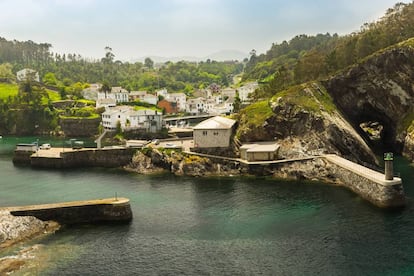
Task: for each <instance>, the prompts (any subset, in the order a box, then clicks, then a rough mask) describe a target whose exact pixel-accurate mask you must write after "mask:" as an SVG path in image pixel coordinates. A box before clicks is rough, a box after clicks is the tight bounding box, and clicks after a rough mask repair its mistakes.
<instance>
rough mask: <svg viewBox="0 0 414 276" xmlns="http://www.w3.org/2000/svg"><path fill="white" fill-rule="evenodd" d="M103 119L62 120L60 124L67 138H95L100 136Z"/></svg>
mask: <svg viewBox="0 0 414 276" xmlns="http://www.w3.org/2000/svg"><path fill="white" fill-rule="evenodd" d="M100 122H101V118H100V117H99V118H96V119H72V118H67V119H60V120H59V124H60V126H61V128H62V130H63V132H64V133H65V136H67V137H93V136H95V135H97V134H98V126H99V124H100Z"/></svg>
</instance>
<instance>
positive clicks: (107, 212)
mask: <svg viewBox="0 0 414 276" xmlns="http://www.w3.org/2000/svg"><path fill="white" fill-rule="evenodd" d="M10 213H11V214H12V215H13V216H33V217H36V218H38V219H40V220H42V221H49V220H53V221H57V222H59V223H61V224H79V223H95V222H118V223H121V222H129V221H131V219H132V211H131V206H130V204H129V201H128V202H126V203H122V204H96V205H83V206H70V207H56V208H47V209H35V210H22V211H11V212H10Z"/></svg>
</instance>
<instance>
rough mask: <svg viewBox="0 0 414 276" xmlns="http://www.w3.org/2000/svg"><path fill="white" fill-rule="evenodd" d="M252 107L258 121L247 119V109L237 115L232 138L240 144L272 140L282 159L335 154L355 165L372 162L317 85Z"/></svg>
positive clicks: (362, 145) (299, 88) (297, 87)
mask: <svg viewBox="0 0 414 276" xmlns="http://www.w3.org/2000/svg"><path fill="white" fill-rule="evenodd" d="M255 105H261V108H260V110H261V112H262V113H260V114H261V118H257V117H260V116H255V118H253V119H252V118H250V117H251V116H252V114H251V110H249V109H247V110H244V111H242V112H241V113H240V117H239V121H240V125H239V128H238V132H237V134H236V136H237V137H238V138H239V139H240V140H241V141H242V142H248V141H255V140H262V141H269V140H276V141H277V142H278V143H279V144H280V145H281V147H280V155H281V157H282V158H295V157H304V156H308V155H319V154H324V153H336V154H339V155H341V156H344V157H346V158H348V159H350V160H354V161H357V162H359V163H364V162H369V163H375V162H376V161H375V156H374V154H373V152H372V151H371V150H370V148H369V147H368V145H367V144H366V143H365V142H364V140H363V139H362V138H361V137H360V135H359V134H358V133H357V132H356V131H355V130H354V128H353V127H352V126H351V125H350V124H349V123H348V122H347V120H346V119H345V118H344V117H343V116H342V115H341V113H340V112H338V110H337V109H336V107H335V105H334V104H333V100H332V99H331V97H330V96H329V95H328V93H327V91H326V90H325V88H324V87H323V86H322V85H321V84H320V83H316V82H314V83H308V84H304V85H300V86H296V87H292V88H290V89H288V90H286V91H282V92H279V93H277V94H276V95H275V96H274V97H273V98H272V99H271V100H269V101H267V102H266V103H263V102H262V103H256V104H255ZM253 108H254V107H253ZM264 109H267V111H264ZM252 121H253V122H254V124H252Z"/></svg>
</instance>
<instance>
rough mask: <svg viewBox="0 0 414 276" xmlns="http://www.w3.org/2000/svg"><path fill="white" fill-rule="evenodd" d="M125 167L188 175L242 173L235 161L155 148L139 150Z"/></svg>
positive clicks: (131, 169)
mask: <svg viewBox="0 0 414 276" xmlns="http://www.w3.org/2000/svg"><path fill="white" fill-rule="evenodd" d="M216 161H217V162H216ZM125 169H126V170H128V171H133V172H137V173H141V174H151V173H160V172H171V173H173V174H175V175H188V176H219V175H223V176H229V175H238V174H239V173H240V166H238V165H236V164H234V162H227V161H225V160H213V159H210V158H204V157H199V156H194V155H187V154H185V153H182V152H180V151H175V150H166V149H164V150H160V149H153V148H146V149H144V150H142V151H137V152H136V154H135V155H134V157H133V158H132V162H131V163H130V164H128V165H127V166H125Z"/></svg>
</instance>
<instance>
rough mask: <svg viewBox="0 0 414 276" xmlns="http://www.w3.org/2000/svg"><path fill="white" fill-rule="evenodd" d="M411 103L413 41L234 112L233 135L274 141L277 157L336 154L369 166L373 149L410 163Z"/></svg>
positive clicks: (413, 149)
mask: <svg viewBox="0 0 414 276" xmlns="http://www.w3.org/2000/svg"><path fill="white" fill-rule="evenodd" d="M413 104H414V38H413V39H410V40H407V41H405V42H403V43H399V44H397V45H394V46H392V47H389V48H387V49H384V50H381V51H379V52H377V53H375V54H373V55H371V56H369V57H367V58H365V59H364V60H362V61H360V62H358V63H357V64H355V65H354V66H352V67H350V68H348V69H346V70H344V71H342V72H339V73H338V74H336V75H335V76H333V77H331V78H330V79H327V80H325V81H322V82H314V83H307V84H303V85H299V86H296V87H291V88H289V89H287V90H285V91H281V92H278V93H276V95H275V96H274V97H273V98H272V99H271V100H269V101H266V103H263V102H262V103H255V104H254V105H256V107H250V108H247V109H246V110H244V111H242V112H241V113H240V116H239V121H240V127H239V129H238V133H237V137H238V138H239V139H240V140H241V141H242V142H246V141H254V140H263V141H264V140H277V141H278V142H279V143H280V144H281V145H282V147H281V153H282V157H293V156H296V155H310V154H318V153H336V154H339V155H341V156H344V157H346V158H348V159H351V160H354V161H358V162H359V163H366V162H367V163H371V164H372V163H373V162H374V159H375V158H374V154H373V151H375V152H376V153H377V154H378V153H382V152H385V151H393V152H395V153H397V154H400V153H403V154H404V155H405V156H407V157H408V158H410V159H411V160H414V127H410V128H409V126H410V125H411V124H412V122H413V119H414V105H413ZM266 110H267V111H266ZM252 114H254V115H252ZM252 122H253V123H252Z"/></svg>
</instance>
